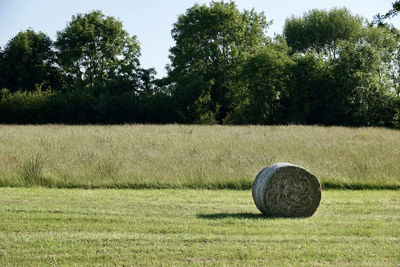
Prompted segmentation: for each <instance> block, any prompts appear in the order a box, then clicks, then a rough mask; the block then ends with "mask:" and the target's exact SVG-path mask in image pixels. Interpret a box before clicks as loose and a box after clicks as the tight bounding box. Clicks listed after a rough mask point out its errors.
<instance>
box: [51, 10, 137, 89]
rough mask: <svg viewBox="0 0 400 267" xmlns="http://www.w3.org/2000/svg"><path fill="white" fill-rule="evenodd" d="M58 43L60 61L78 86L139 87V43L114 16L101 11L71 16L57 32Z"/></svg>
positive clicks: (94, 87)
mask: <svg viewBox="0 0 400 267" xmlns="http://www.w3.org/2000/svg"><path fill="white" fill-rule="evenodd" d="M55 45H56V47H57V49H58V58H59V63H60V65H61V67H62V68H63V71H64V72H65V74H66V75H67V77H68V79H69V80H70V81H71V82H72V83H71V84H72V85H73V86H74V87H75V88H79V87H86V88H89V89H90V90H92V91H93V90H96V89H99V88H107V87H108V89H109V90H112V89H118V90H121V89H123V90H126V91H129V90H133V89H135V88H136V87H137V70H138V68H139V59H138V57H139V55H140V47H139V44H138V42H137V41H136V36H132V37H130V36H129V34H128V33H127V32H126V31H125V30H124V29H123V28H122V23H121V22H120V21H118V20H116V19H115V18H113V17H106V16H105V15H103V14H102V13H101V12H100V11H93V12H91V13H88V14H77V15H76V16H72V21H71V22H69V24H68V26H67V27H66V28H65V29H64V30H63V31H60V32H58V33H57V41H56V43H55ZM116 82H118V85H117V84H116ZM109 84H113V85H114V86H112V88H111V87H110V86H107V85H109Z"/></svg>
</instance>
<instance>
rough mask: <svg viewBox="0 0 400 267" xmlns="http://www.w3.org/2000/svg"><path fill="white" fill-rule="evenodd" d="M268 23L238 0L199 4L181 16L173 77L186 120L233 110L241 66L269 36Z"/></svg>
mask: <svg viewBox="0 0 400 267" xmlns="http://www.w3.org/2000/svg"><path fill="white" fill-rule="evenodd" d="M267 26H268V23H267V21H266V18H265V16H264V15H263V13H260V14H259V13H256V12H254V11H246V10H244V11H243V12H240V11H239V10H238V9H237V7H236V5H235V3H233V2H229V3H225V2H211V3H210V5H209V6H206V5H198V4H196V5H194V6H193V7H191V8H189V9H188V10H186V13H185V14H183V15H181V16H179V18H178V21H177V22H176V23H175V24H174V25H173V29H172V37H173V39H174V40H175V43H176V44H175V46H174V47H172V48H171V49H170V60H171V65H170V66H169V67H168V79H169V82H170V83H171V84H172V85H173V89H172V94H173V96H174V97H175V98H176V99H177V103H180V107H179V109H180V113H181V116H182V118H183V120H184V121H185V122H207V123H221V122H222V121H223V119H224V118H225V117H226V115H227V114H228V113H229V112H231V111H232V108H233V107H232V105H231V103H232V102H233V101H232V98H233V95H234V90H235V86H236V85H235V77H236V75H237V74H238V71H239V66H240V65H241V64H242V63H243V60H244V58H245V57H246V55H247V54H249V53H253V52H254V51H255V50H257V49H258V48H259V47H261V46H262V45H263V44H264V43H265V42H266V37H265V29H266V27H267Z"/></svg>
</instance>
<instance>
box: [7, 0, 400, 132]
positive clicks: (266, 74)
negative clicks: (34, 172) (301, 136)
mask: <svg viewBox="0 0 400 267" xmlns="http://www.w3.org/2000/svg"><path fill="white" fill-rule="evenodd" d="M394 8H395V6H394ZM394 10H395V9H394ZM393 14H394V13H393ZM269 24H270V22H268V21H267V18H266V17H265V15H264V14H263V13H257V12H255V11H254V10H251V11H248V10H243V11H240V10H238V8H237V6H236V5H235V3H234V2H228V3H227V2H223V1H222V2H214V1H213V2H211V3H210V4H209V5H198V4H196V5H194V6H193V7H191V8H189V9H187V10H186V12H185V13H184V14H182V15H180V16H179V17H178V19H177V21H176V23H175V24H174V25H173V28H172V31H171V33H172V37H173V39H174V40H175V45H174V46H173V47H171V49H170V60H171V63H170V64H169V65H168V66H167V70H168V75H167V77H164V78H162V79H155V74H156V73H155V71H154V70H153V69H143V68H141V66H140V62H139V56H140V46H139V43H138V41H137V39H136V36H130V35H129V34H128V33H127V32H126V31H125V30H124V29H123V27H122V23H121V22H120V21H119V20H117V19H115V18H113V17H108V16H105V15H104V14H102V13H101V12H100V11H93V12H91V13H88V14H77V15H76V16H73V17H72V20H71V21H70V22H69V23H68V24H67V26H66V28H65V29H64V30H62V31H60V32H58V34H57V40H56V41H55V42H53V41H52V40H51V39H50V38H49V37H48V36H46V35H45V34H44V33H41V32H39V33H36V32H34V31H33V30H30V29H29V30H27V31H25V32H20V33H18V34H17V35H16V36H15V37H14V38H13V39H12V40H10V41H9V43H7V44H6V46H5V47H4V48H3V49H0V88H4V89H3V90H2V91H1V95H0V97H1V99H0V122H1V123H133V122H136V123H173V122H180V123H206V124H214V123H218V124H288V123H295V124H321V125H349V126H362V125H364V126H368V125H375V126H387V127H400V79H399V78H400V77H399V64H400V61H399V60H400V32H399V30H398V29H396V28H394V27H393V26H391V25H389V24H385V23H383V22H381V23H379V24H373V23H370V22H368V21H367V20H366V19H364V18H361V17H359V16H355V15H353V14H352V13H351V12H350V11H349V10H348V9H346V8H341V9H337V8H334V9H331V10H329V11H326V10H310V11H308V12H306V13H305V14H304V15H303V16H300V17H295V16H292V17H290V18H288V19H287V20H286V23H285V25H284V29H283V34H282V35H277V36H275V37H274V38H271V37H268V36H267V34H266V31H267V28H268V26H269Z"/></svg>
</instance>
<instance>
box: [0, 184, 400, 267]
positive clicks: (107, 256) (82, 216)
mask: <svg viewBox="0 0 400 267" xmlns="http://www.w3.org/2000/svg"><path fill="white" fill-rule="evenodd" d="M399 248H400V193H399V192H398V191H385V190H382V191H369V190H364V191H340V190H337V191H336V190H328V191H324V192H323V198H322V202H321V205H320V207H319V209H318V210H317V212H316V213H315V214H314V216H313V217H310V218H302V219H293V218H292V219H291V218H268V217H264V216H262V215H260V213H259V212H258V211H257V209H256V207H255V205H254V203H253V200H252V197H251V192H250V191H249V190H244V191H238V190H213V191H209V190H192V189H167V190H154V189H151V190H130V189H128V190H121V189H119V190H116V189H99V190H83V189H48V188H0V265H1V266H15V265H18V266H25V265H31V266H37V265H67V266H74V265H119V266H121V265H165V266H171V265H175V266H176V265H187V264H192V265H227V266H232V265H237V266H243V265H247V266H256V265H258V266H261V265H262V266H281V265H293V266H299V265H303V266H311V265H313V266H316V265H333V266H343V265H350V266H357V265H359V266H398V265H399V263H400V249H399Z"/></svg>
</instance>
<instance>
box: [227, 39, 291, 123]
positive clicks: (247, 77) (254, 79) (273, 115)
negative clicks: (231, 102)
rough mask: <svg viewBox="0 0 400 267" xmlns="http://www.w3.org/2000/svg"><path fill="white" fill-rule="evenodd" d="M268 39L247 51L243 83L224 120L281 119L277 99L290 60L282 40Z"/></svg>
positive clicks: (283, 90)
mask: <svg viewBox="0 0 400 267" xmlns="http://www.w3.org/2000/svg"><path fill="white" fill-rule="evenodd" d="M277 41H278V42H270V43H268V44H267V45H265V46H263V47H262V48H260V49H259V50H258V51H256V52H255V53H254V54H253V55H250V56H249V57H248V58H247V59H246V61H245V64H244V65H243V68H242V72H241V77H242V79H243V81H242V82H244V83H245V86H243V89H242V90H241V92H240V96H238V97H237V99H240V102H239V103H235V109H234V111H233V112H232V114H230V115H229V117H228V119H227V122H229V123H240V124H249V123H250V124H274V123H279V122H282V121H280V119H281V118H280V114H279V113H280V111H281V103H280V99H281V97H282V96H283V95H285V94H286V93H287V89H288V88H287V87H288V85H289V84H290V79H291V73H290V70H291V69H292V65H293V64H294V62H293V60H292V59H291V58H290V57H289V51H290V50H289V48H288V46H287V45H286V43H285V42H279V40H277Z"/></svg>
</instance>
